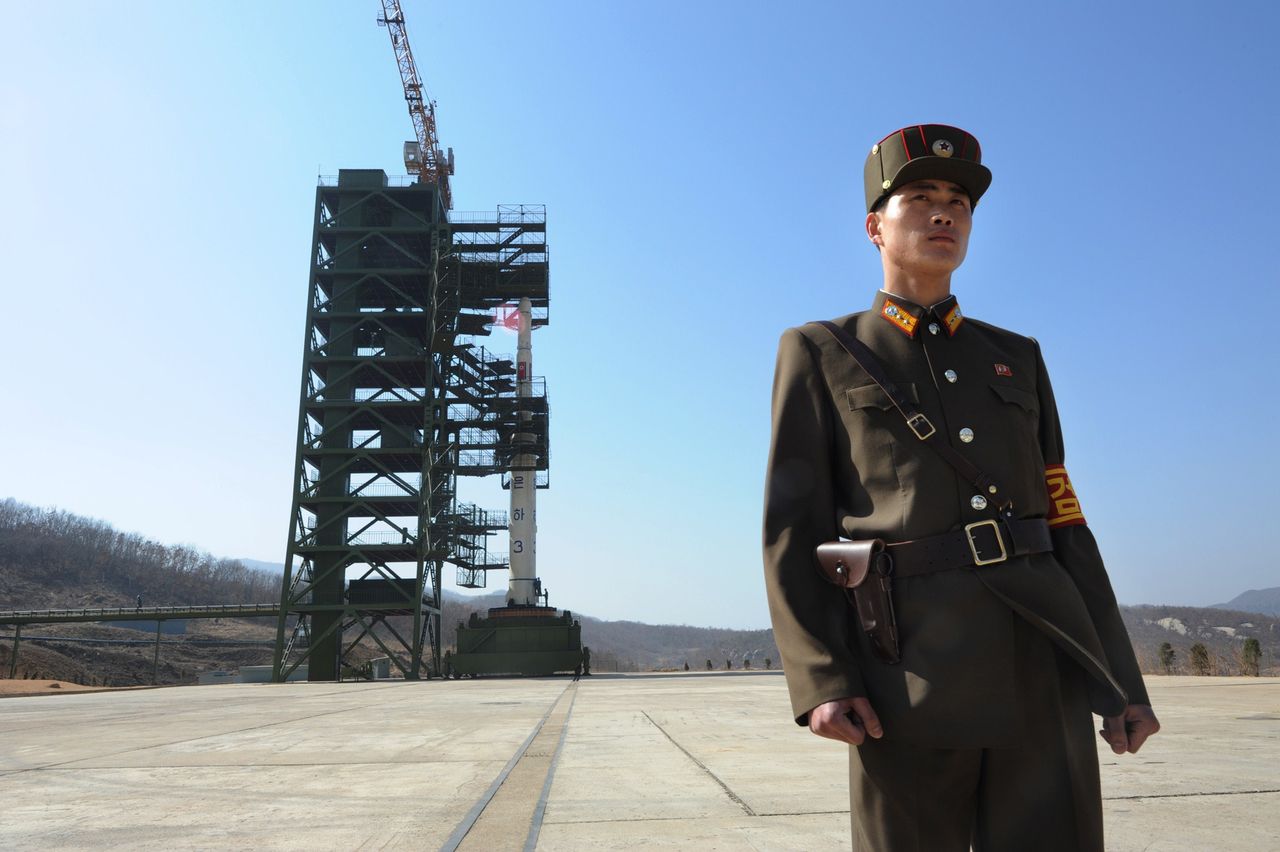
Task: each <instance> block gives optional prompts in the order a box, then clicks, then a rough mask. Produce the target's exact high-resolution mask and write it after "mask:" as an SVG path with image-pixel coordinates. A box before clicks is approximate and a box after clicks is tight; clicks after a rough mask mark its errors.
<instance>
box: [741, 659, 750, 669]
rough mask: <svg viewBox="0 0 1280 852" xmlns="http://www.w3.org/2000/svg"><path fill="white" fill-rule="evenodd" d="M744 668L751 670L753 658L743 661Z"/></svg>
mask: <svg viewBox="0 0 1280 852" xmlns="http://www.w3.org/2000/svg"><path fill="white" fill-rule="evenodd" d="M742 667H743V668H744V669H749V668H751V658H750V657H747V658H746V659H745V660H743V661H742Z"/></svg>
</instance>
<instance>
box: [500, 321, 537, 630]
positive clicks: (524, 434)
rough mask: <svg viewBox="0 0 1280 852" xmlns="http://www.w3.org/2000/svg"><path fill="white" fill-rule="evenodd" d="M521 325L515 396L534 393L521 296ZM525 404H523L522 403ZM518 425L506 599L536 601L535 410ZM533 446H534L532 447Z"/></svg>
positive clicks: (528, 332)
mask: <svg viewBox="0 0 1280 852" xmlns="http://www.w3.org/2000/svg"><path fill="white" fill-rule="evenodd" d="M519 317H520V328H519V332H518V335H519V336H518V337H517V343H516V396H517V397H519V398H524V397H532V396H533V343H532V341H533V305H532V304H531V303H530V301H529V299H528V298H523V299H521V300H520V308H519ZM522 408H523V407H522ZM519 418H520V419H519V422H518V425H517V427H516V433H515V445H516V452H515V455H514V456H513V457H512V462H511V518H510V522H509V525H508V527H507V529H508V532H509V534H510V536H511V546H510V548H509V556H508V559H509V563H510V579H509V581H508V584H507V600H509V601H511V602H512V603H514V604H516V605H517V606H519V605H529V604H536V603H537V602H538V595H537V566H536V554H537V548H536V545H535V538H536V536H537V529H538V527H537V494H538V491H537V487H536V481H535V479H536V472H535V471H534V466H535V462H536V461H537V457H536V456H535V455H534V454H533V453H532V452H524V453H522V452H520V446H521V444H532V443H533V442H534V441H535V440H536V435H535V434H534V431H533V422H532V421H533V413H532V412H529V411H525V410H521V413H520V414H519ZM529 449H530V450H532V447H530V448H529Z"/></svg>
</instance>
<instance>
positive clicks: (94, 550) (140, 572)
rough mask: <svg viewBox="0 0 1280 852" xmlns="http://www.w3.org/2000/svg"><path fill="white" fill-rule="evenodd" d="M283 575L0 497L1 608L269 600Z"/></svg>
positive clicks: (277, 591) (276, 595) (274, 597)
mask: <svg viewBox="0 0 1280 852" xmlns="http://www.w3.org/2000/svg"><path fill="white" fill-rule="evenodd" d="M279 584H280V577H279V575H278V574H275V575H273V574H267V573H264V572H262V571H256V570H254V569H252V568H249V567H247V566H246V565H244V563H242V562H240V561H239V560H237V559H221V558H218V557H215V556H211V555H209V554H208V553H202V552H201V551H198V550H195V549H194V548H190V547H187V546H185V545H165V544H161V543H159V542H156V541H152V540H151V539H147V538H144V537H142V536H140V535H137V534H135V533H123V532H118V531H116V530H115V529H113V528H112V527H111V526H110V525H108V524H106V523H104V522H102V521H98V520H94V519H92V518H86V517H83V516H80V515H74V514H72V513H70V512H63V511H60V510H57V509H40V508H36V507H34V506H28V505H25V504H23V503H19V502H18V501H16V500H14V499H12V498H9V499H6V500H4V501H0V610H12V609H60V608H77V607H112V606H132V605H133V604H134V603H135V601H136V600H137V596H138V595H142V596H143V603H144V605H146V606H181V605H189V604H212V603H271V602H273V601H276V600H278V599H279V597H280V585H279Z"/></svg>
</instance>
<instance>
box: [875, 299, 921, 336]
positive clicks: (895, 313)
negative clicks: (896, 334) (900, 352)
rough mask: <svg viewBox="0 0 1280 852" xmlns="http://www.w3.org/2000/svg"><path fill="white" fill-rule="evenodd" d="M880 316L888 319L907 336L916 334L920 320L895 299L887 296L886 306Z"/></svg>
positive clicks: (881, 310)
mask: <svg viewBox="0 0 1280 852" xmlns="http://www.w3.org/2000/svg"><path fill="white" fill-rule="evenodd" d="M880 316H882V317H884V318H885V319H887V320H888V321H889V322H891V323H892V324H893V325H894V326H895V327H897V329H898V331H901V332H902V333H903V334H905V335H906V336H907V337H915V336H916V325H917V324H918V323H919V322H920V321H919V320H918V319H916V317H915V315H914V314H912V313H911V312H910V311H908V310H907V309H906V308H904V307H902V306H901V305H899V304H898V303H897V302H895V301H894V300H893V299H889V298H886V299H885V300H884V307H883V308H881V309H880Z"/></svg>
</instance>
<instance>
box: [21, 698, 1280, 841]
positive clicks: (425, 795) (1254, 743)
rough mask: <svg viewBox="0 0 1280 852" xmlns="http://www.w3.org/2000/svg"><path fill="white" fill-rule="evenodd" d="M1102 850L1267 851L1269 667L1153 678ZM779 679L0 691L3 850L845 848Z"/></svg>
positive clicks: (810, 740)
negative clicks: (1144, 728) (1155, 729)
mask: <svg viewBox="0 0 1280 852" xmlns="http://www.w3.org/2000/svg"><path fill="white" fill-rule="evenodd" d="M1150 686H1151V691H1152V696H1153V700H1154V701H1156V702H1157V709H1158V710H1159V712H1160V716H1161V720H1162V722H1163V723H1164V726H1165V730H1164V731H1163V732H1162V733H1161V734H1160V736H1158V737H1157V738H1155V739H1153V740H1151V742H1150V743H1149V744H1148V745H1147V747H1146V748H1144V749H1143V751H1142V753H1141V754H1140V755H1138V756H1137V757H1127V758H1123V759H1120V758H1116V757H1114V756H1113V755H1112V754H1111V753H1110V751H1109V750H1103V749H1100V751H1099V756H1100V758H1101V761H1102V763H1103V792H1104V796H1105V798H1106V812H1107V820H1108V823H1107V824H1108V838H1109V840H1108V849H1111V850H1118V852H1128V850H1150V851H1151V852H1167V851H1168V850H1225V852H1234V850H1270V849H1280V771H1278V770H1276V768H1275V767H1276V766H1277V765H1280V678H1262V679H1255V678H1191V677H1170V678H1152V679H1151V681H1150ZM789 716H790V711H789V709H788V707H787V701H786V690H785V686H784V684H783V682H782V678H781V677H780V676H779V675H778V674H777V673H766V672H759V673H746V672H742V673H738V672H732V673H725V672H717V673H710V674H707V673H702V674H699V673H687V674H685V673H682V674H675V675H627V676H607V675H606V676H597V677H593V678H590V679H584V680H583V681H582V682H581V683H579V684H577V685H574V684H571V683H568V682H567V681H565V680H563V679H560V680H556V679H539V680H525V681H499V680H482V681H474V682H471V681H451V682H449V683H442V682H439V681H435V682H428V683H399V682H381V683H372V684H305V683H302V684H284V685H275V684H243V685H241V684H228V685H220V686H205V687H179V688H171V689H155V690H142V691H129V692H109V693H88V694H78V695H77V694H68V695H57V696H41V697H34V698H9V699H2V700H0V803H2V807H0V848H6V849H64V848H129V849H174V848H244V847H253V848H260V849H296V848H304V847H311V848H335V849H336V848H351V849H357V848H358V849H454V848H456V849H460V850H468V849H486V850H490V849H534V848H536V849H538V850H580V849H659V848H668V849H691V848H697V849H700V850H701V849H723V850H738V849H744V850H745V849H757V850H764V849H776V850H810V849H831V848H837V849H838V848H846V847H847V845H848V818H849V816H848V802H847V798H846V797H847V788H846V784H847V782H846V778H845V761H846V757H845V754H844V751H843V749H842V748H841V747H840V746H839V745H837V744H834V743H829V742H826V741H823V740H819V739H817V738H815V737H812V736H810V735H808V734H807V733H806V732H803V731H801V730H800V729H799V728H796V727H795V726H794V725H792V724H791V723H790V719H789Z"/></svg>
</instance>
